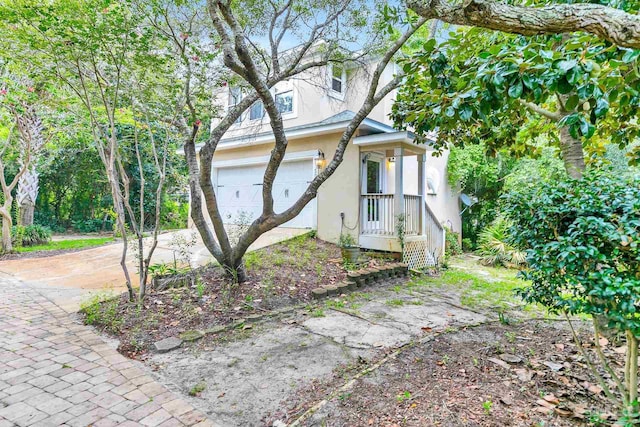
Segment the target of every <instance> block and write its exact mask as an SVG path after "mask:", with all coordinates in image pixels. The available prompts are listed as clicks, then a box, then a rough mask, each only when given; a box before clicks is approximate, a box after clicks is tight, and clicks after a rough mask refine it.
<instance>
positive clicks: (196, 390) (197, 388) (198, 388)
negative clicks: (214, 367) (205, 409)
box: [189, 381, 207, 397]
mask: <svg viewBox="0 0 640 427" xmlns="http://www.w3.org/2000/svg"><path fill="white" fill-rule="evenodd" d="M206 388H207V384H206V383H205V382H204V381H200V382H199V383H198V384H196V385H194V386H193V387H191V390H189V396H194V397H195V396H198V395H200V393H202V392H203V391H204V390H205V389H206Z"/></svg>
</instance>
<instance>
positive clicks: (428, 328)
mask: <svg viewBox="0 0 640 427" xmlns="http://www.w3.org/2000/svg"><path fill="white" fill-rule="evenodd" d="M420 329H422V330H423V331H425V332H431V331H432V330H433V328H432V327H429V326H423V327H422V328H420Z"/></svg>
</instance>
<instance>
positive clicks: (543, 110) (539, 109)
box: [518, 99, 562, 122]
mask: <svg viewBox="0 0 640 427" xmlns="http://www.w3.org/2000/svg"><path fill="white" fill-rule="evenodd" d="M518 102H520V104H521V105H522V106H523V107H526V108H528V109H529V110H530V111H533V112H534V113H537V114H540V115H541V116H543V117H546V118H547V119H549V120H551V121H554V122H557V121H559V120H560V119H561V118H562V114H560V113H556V112H553V111H549V110H547V109H546V108H542V107H541V106H539V105H538V104H534V103H533V102H527V101H523V100H521V99H519V100H518Z"/></svg>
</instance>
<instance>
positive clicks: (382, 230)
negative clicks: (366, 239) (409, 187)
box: [360, 193, 422, 236]
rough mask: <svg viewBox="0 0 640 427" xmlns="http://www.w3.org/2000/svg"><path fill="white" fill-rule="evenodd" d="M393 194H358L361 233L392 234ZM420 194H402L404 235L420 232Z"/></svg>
mask: <svg viewBox="0 0 640 427" xmlns="http://www.w3.org/2000/svg"><path fill="white" fill-rule="evenodd" d="M394 198H395V196H394V195H393V194H377V193H370V194H363V195H362V196H360V209H361V211H360V212H361V214H360V218H361V224H360V229H361V234H370V235H378V236H393V235H395V232H396V214H395V206H394ZM420 203H422V198H421V197H420V196H414V195H405V196H404V214H405V218H404V227H405V235H406V236H415V235H418V234H420V231H421V229H422V224H421V223H420V218H421V216H420Z"/></svg>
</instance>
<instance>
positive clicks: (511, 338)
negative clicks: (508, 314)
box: [504, 331, 516, 343]
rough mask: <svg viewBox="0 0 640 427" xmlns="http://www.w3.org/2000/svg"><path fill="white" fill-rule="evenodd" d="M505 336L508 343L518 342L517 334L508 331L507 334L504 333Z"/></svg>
mask: <svg viewBox="0 0 640 427" xmlns="http://www.w3.org/2000/svg"><path fill="white" fill-rule="evenodd" d="M504 336H505V338H506V339H507V341H508V342H510V343H514V342H516V334H515V332H510V331H507V332H505V333H504Z"/></svg>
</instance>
